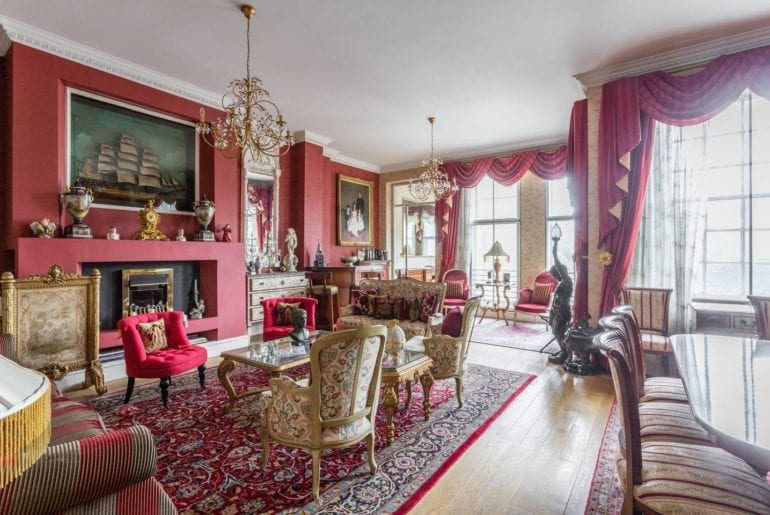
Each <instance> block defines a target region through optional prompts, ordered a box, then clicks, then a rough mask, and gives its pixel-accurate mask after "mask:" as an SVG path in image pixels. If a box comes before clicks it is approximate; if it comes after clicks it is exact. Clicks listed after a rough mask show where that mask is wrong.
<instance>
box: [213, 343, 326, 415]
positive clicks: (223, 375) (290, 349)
mask: <svg viewBox="0 0 770 515" xmlns="http://www.w3.org/2000/svg"><path fill="white" fill-rule="evenodd" d="M325 334H328V331H313V332H311V333H310V339H309V340H308V341H307V342H304V343H303V344H300V345H296V344H294V343H293V341H292V339H291V338H288V337H286V338H280V339H277V340H272V341H269V342H265V341H262V338H261V337H253V338H252V339H251V342H250V343H249V345H247V346H246V347H241V348H240V349H233V350H230V351H227V352H223V353H222V354H221V357H222V362H221V363H220V364H219V367H218V368H217V376H218V377H219V382H220V383H222V386H223V387H224V388H225V391H226V392H227V397H228V398H229V402H228V404H227V406H225V410H224V411H225V413H227V412H229V411H230V410H232V409H233V406H235V401H237V400H238V399H240V398H242V397H246V396H248V395H254V394H257V393H262V392H264V391H267V390H269V389H270V387H269V386H263V387H260V388H253V389H251V390H247V391H245V392H241V393H236V392H235V388H234V387H233V383H232V382H231V381H230V377H229V376H230V374H231V373H232V372H233V370H235V364H236V363H241V364H243V365H247V366H250V367H254V368H258V369H261V370H264V371H266V372H270V375H271V376H272V377H277V376H279V375H281V373H282V372H284V371H285V370H289V369H290V368H296V367H298V366H301V365H304V364H305V363H309V362H310V346H311V345H312V344H313V342H315V341H316V340H317V339H318V338H320V337H321V336H323V335H325Z"/></svg>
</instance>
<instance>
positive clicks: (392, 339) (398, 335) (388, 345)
mask: <svg viewBox="0 0 770 515" xmlns="http://www.w3.org/2000/svg"><path fill="white" fill-rule="evenodd" d="M405 343H406V333H404V330H403V329H401V326H400V325H398V320H391V322H390V325H389V326H388V339H387V340H386V342H385V354H388V355H389V356H392V358H393V361H394V362H395V364H396V365H398V364H399V362H400V360H401V351H402V350H404V344H405Z"/></svg>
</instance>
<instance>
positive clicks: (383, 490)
mask: <svg viewBox="0 0 770 515" xmlns="http://www.w3.org/2000/svg"><path fill="white" fill-rule="evenodd" d="M307 370H308V368H307V367H306V368H305V370H304V371H303V370H299V371H298V373H302V372H304V373H305V374H307ZM534 378H535V376H530V375H527V374H522V373H518V372H510V371H506V370H498V369H494V368H489V367H483V366H480V365H472V364H470V365H469V366H468V371H467V372H466V378H465V379H466V380H465V391H464V394H463V400H464V406H463V408H462V409H457V402H456V398H455V393H454V388H455V386H454V381H449V380H444V381H436V382H435V383H434V385H433V388H432V389H431V405H432V412H431V415H430V420H429V421H427V422H426V421H425V420H424V418H423V413H422V387H420V386H414V387H413V396H412V402H411V405H410V406H409V408H408V409H406V410H404V409H402V411H400V412H397V413H396V416H395V419H394V422H395V425H396V434H395V438H396V439H395V440H394V441H393V444H392V445H391V446H390V447H385V445H384V443H385V427H384V426H385V417H384V410H383V409H380V410H378V424H377V451H376V461H377V463H378V465H379V469H378V471H377V473H376V474H375V475H373V476H372V475H370V474H369V472H368V465H367V464H366V452H365V451H366V446H365V444H364V443H361V444H359V445H355V446H352V447H349V448H345V449H335V450H330V451H326V452H324V454H323V455H322V457H321V497H320V499H319V501H318V502H317V503H314V502H311V500H312V498H311V494H310V491H311V480H312V474H311V468H310V454H309V453H307V452H304V451H300V450H295V449H290V448H288V447H283V446H281V445H277V444H274V445H273V446H272V449H271V454H270V463H269V466H268V470H267V471H266V472H265V473H264V474H263V473H262V472H261V471H260V460H261V457H262V447H261V444H260V440H259V427H260V422H259V419H260V413H261V405H262V402H261V400H259V396H251V397H246V398H244V399H240V400H239V401H238V403H237V404H236V406H235V409H234V410H233V411H232V412H231V413H229V414H227V415H225V414H223V413H222V407H223V406H224V405H225V401H226V398H227V396H226V394H225V391H224V389H223V388H222V386H221V385H220V384H219V381H218V379H217V377H216V371H215V370H213V369H209V370H208V371H207V383H206V384H207V385H208V387H207V388H206V389H205V390H200V389H199V388H198V387H197V384H196V383H197V373H193V374H185V375H183V376H179V377H175V378H173V383H172V385H171V387H170V389H169V409H168V410H166V409H164V408H163V406H162V404H161V402H160V393H159V391H158V386H157V385H156V384H150V385H145V386H142V387H138V388H136V389H135V390H134V395H133V397H132V399H131V403H130V404H128V405H123V403H122V402H123V401H122V394H121V393H115V394H112V395H106V396H104V397H101V398H97V399H93V400H91V401H90V404H91V405H92V406H93V407H94V408H95V409H96V410H98V411H99V413H100V414H101V415H102V417H103V418H104V421H105V423H106V424H107V426H108V427H110V428H122V427H127V426H130V425H132V424H143V425H145V426H147V427H148V428H149V429H150V430H151V431H152V433H153V434H154V435H155V438H156V441H157V448H158V472H157V474H156V477H157V479H158V480H159V481H160V482H161V483H162V484H163V486H164V488H165V490H166V492H168V493H169V495H170V496H171V497H172V498H173V500H174V503H175V504H176V506H177V508H178V509H179V511H180V512H181V513H226V514H233V515H234V514H239V513H296V512H304V513H394V512H396V513H405V512H406V511H407V510H408V509H410V508H411V507H412V506H414V504H416V503H417V502H418V501H419V499H420V498H421V497H422V496H424V495H425V493H427V491H428V490H429V489H430V487H431V486H432V485H433V484H434V483H435V482H436V481H437V480H438V478H439V477H441V475H443V473H444V472H445V471H446V470H448V469H449V467H450V466H451V465H452V464H453V463H454V462H455V461H456V460H457V459H458V458H459V457H460V456H461V455H462V454H463V452H464V451H465V450H466V449H467V448H468V447H469V446H470V445H471V444H472V443H473V442H474V441H475V440H476V439H477V438H478V437H479V436H481V434H483V432H484V431H485V430H486V429H487V428H488V426H489V425H490V424H491V423H492V421H493V420H495V419H496V418H497V417H498V416H499V415H500V414H501V413H502V411H503V410H504V409H505V407H507V406H508V404H510V403H511V402H512V401H513V400H514V399H515V398H516V397H517V395H518V394H519V393H520V392H521V391H523V390H524V388H525V387H526V386H527V385H528V384H529V383H530V382H531V381H532V380H533V379H534ZM267 379H268V377H267V374H265V373H260V372H258V371H256V370H253V369H248V368H246V367H242V366H239V368H237V369H236V371H235V372H234V373H233V375H232V376H231V380H232V381H233V384H234V385H235V388H236V391H243V390H244V389H246V388H248V387H253V386H261V385H264V384H266V383H267ZM400 397H401V406H402V408H403V404H404V401H405V398H406V392H405V390H404V388H402V389H401V392H400ZM380 398H382V397H380Z"/></svg>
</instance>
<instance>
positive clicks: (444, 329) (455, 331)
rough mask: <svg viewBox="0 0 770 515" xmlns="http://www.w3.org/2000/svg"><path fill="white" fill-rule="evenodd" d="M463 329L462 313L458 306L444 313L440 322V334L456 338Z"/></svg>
mask: <svg viewBox="0 0 770 515" xmlns="http://www.w3.org/2000/svg"><path fill="white" fill-rule="evenodd" d="M462 330H463V313H462V311H460V308H454V309H451V310H449V312H448V313H447V314H446V315H444V322H443V323H442V324H441V334H445V335H447V336H453V337H455V338H457V337H458V336H460V333H461V332H462Z"/></svg>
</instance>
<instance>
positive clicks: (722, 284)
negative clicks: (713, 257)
mask: <svg viewBox="0 0 770 515" xmlns="http://www.w3.org/2000/svg"><path fill="white" fill-rule="evenodd" d="M740 278H741V265H726V264H707V265H706V289H705V292H706V293H709V294H712V295H744V294H745V293H744V292H743V291H742V288H741V282H742V281H741V280H740Z"/></svg>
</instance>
